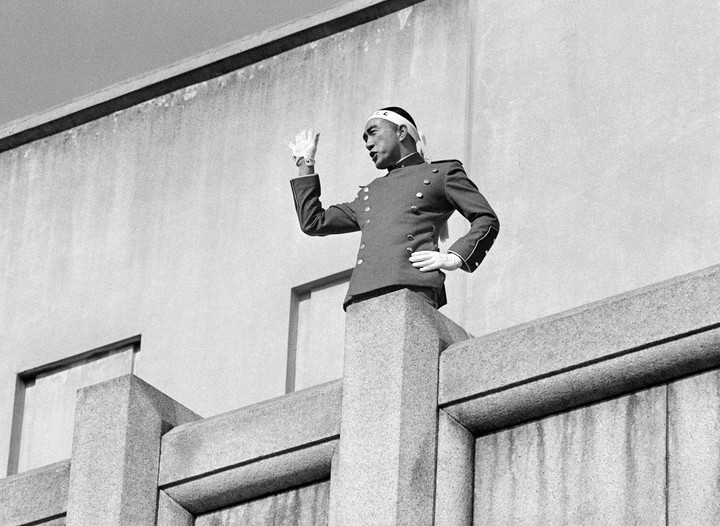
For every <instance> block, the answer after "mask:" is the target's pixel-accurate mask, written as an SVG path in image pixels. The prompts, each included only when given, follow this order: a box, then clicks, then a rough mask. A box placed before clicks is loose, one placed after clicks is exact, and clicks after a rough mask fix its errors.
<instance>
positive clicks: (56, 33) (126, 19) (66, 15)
mask: <svg viewBox="0 0 720 526" xmlns="http://www.w3.org/2000/svg"><path fill="white" fill-rule="evenodd" d="M345 2H347V0H264V1H263V0H206V1H202V0H0V127H1V126H3V125H4V124H7V123H8V122H10V121H13V120H15V119H19V118H22V117H26V116H29V115H32V114H36V113H41V112H43V111H46V110H48V109H50V108H53V107H55V106H59V105H62V104H64V103H66V102H69V101H71V100H73V99H76V98H79V97H82V96H84V95H87V94H90V93H93V92H95V91H98V90H100V89H103V88H106V87H108V86H111V85H113V84H116V83H118V82H120V81H123V80H126V79H129V78H132V77H136V76H138V75H140V74H142V73H146V72H149V71H153V70H155V69H158V68H162V67H163V66H167V65H169V64H173V63H175V62H178V61H180V60H182V59H184V58H187V57H191V56H194V55H197V54H200V53H202V52H204V51H207V50H209V49H213V48H216V47H218V46H222V45H224V44H227V43H228V42H233V41H235V40H239V39H241V38H243V37H245V36H248V35H254V34H258V33H262V32H263V31H264V30H265V29H268V28H270V27H273V26H277V25H281V24H284V23H286V22H289V21H291V20H296V19H298V18H304V17H305V16H309V15H313V14H316V13H319V12H321V11H324V10H326V9H328V8H331V7H334V6H337V5H340V4H342V3H345Z"/></svg>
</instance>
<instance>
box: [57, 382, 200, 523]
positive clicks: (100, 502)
mask: <svg viewBox="0 0 720 526" xmlns="http://www.w3.org/2000/svg"><path fill="white" fill-rule="evenodd" d="M198 418H199V417H198V416H197V415H196V414H195V413H193V412H192V411H190V410H189V409H187V408H185V407H183V406H182V405H180V404H178V403H177V402H175V401H174V400H172V399H170V398H168V397H167V396H165V395H164V394H163V393H161V392H159V391H158V390H156V389H155V388H153V387H152V386H150V385H149V384H147V383H145V382H144V381H142V380H140V379H139V378H137V377H136V376H133V375H126V376H121V377H119V378H116V379H114V380H108V381H107V382H103V383H100V384H97V385H93V386H90V387H86V388H84V389H81V390H80V391H79V392H78V401H77V411H76V413H75V434H74V437H73V455H72V465H71V469H70V487H69V491H68V507H67V524H68V525H69V526H86V525H88V524H92V525H93V526H104V525H107V526H124V525H127V524H133V525H136V526H141V525H148V526H151V525H152V526H154V525H155V519H156V514H157V500H158V496H157V480H158V470H159V463H160V438H161V436H162V434H163V433H165V432H167V431H168V430H169V429H170V428H172V427H173V426H176V425H178V424H184V423H186V422H189V421H193V420H196V419H198Z"/></svg>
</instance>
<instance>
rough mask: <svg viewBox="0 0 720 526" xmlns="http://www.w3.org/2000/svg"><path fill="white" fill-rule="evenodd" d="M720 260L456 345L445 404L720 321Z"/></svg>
mask: <svg viewBox="0 0 720 526" xmlns="http://www.w3.org/2000/svg"><path fill="white" fill-rule="evenodd" d="M718 298H720V265H716V266H713V267H710V268H707V269H704V270H701V271H698V272H694V273H691V274H687V275H684V276H680V277H678V278H675V279H672V280H668V281H665V282H661V283H658V284H655V285H652V286H649V287H645V288H642V289H638V290H636V291H632V292H629V293H626V294H622V295H619V296H615V297H611V298H608V299H606V300H603V301H600V302H597V303H593V304H590V305H587V306H583V307H581V308H578V309H574V310H571V311H568V312H564V313H560V314H557V315H554V316H550V317H547V318H543V319H540V320H536V321H533V322H530V323H526V324H523V325H520V326H518V327H513V328H510V329H507V330H503V331H500V332H497V333H494V334H490V335H487V336H483V337H479V338H474V339H471V340H468V341H466V342H463V343H459V344H455V345H453V346H452V347H451V348H449V349H447V350H446V351H445V352H444V353H443V355H442V358H441V363H440V394H439V400H440V404H441V405H447V404H450V403H453V402H454V401H458V400H462V399H468V398H472V397H476V396H481V395H482V394H483V393H488V392H493V391H495V390H498V389H504V388H506V387H507V386H509V385H517V384H519V383H522V382H527V381H529V380H531V379H533V378H542V377H544V376H547V375H551V374H556V373H558V372H560V371H564V370H567V369H568V368H574V367H578V366H579V365H582V364H587V363H593V362H595V361H597V360H602V359H606V358H608V357H610V356H613V355H618V354H622V353H625V352H627V351H629V350H632V349H638V348H641V347H644V346H647V345H648V344H651V343H661V342H663V341H665V340H668V339H673V338H676V337H678V335H684V334H688V333H693V332H696V331H701V330H704V329H707V328H711V327H714V326H716V325H717V324H718V323H720V301H718Z"/></svg>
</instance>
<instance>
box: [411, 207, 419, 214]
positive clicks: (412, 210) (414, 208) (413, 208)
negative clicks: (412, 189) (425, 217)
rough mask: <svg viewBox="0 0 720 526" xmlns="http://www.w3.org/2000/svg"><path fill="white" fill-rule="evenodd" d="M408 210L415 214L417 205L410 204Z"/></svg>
mask: <svg viewBox="0 0 720 526" xmlns="http://www.w3.org/2000/svg"><path fill="white" fill-rule="evenodd" d="M410 211H411V212H412V213H413V214H417V213H418V207H417V206H411V207H410Z"/></svg>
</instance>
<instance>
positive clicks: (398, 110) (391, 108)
mask: <svg viewBox="0 0 720 526" xmlns="http://www.w3.org/2000/svg"><path fill="white" fill-rule="evenodd" d="M385 110H387V111H393V112H395V113H397V114H398V115H400V116H401V117H405V118H406V119H407V120H409V121H410V122H411V123H412V125H413V126H415V127H416V128H417V124H415V121H414V120H413V118H412V117H411V116H410V114H409V113H408V112H406V111H405V110H404V109H402V108H399V107H398V106H388V107H387V108H380V111H385Z"/></svg>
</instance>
